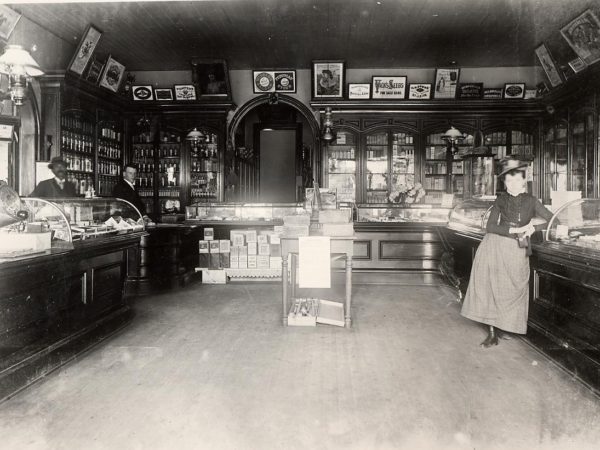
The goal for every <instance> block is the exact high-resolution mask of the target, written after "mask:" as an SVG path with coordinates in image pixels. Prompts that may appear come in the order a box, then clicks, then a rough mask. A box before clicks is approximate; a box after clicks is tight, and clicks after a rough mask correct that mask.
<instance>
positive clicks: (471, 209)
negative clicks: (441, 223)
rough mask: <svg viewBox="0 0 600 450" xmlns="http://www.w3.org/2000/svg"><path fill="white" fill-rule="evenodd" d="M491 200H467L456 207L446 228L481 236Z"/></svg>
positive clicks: (485, 224)
mask: <svg viewBox="0 0 600 450" xmlns="http://www.w3.org/2000/svg"><path fill="white" fill-rule="evenodd" d="M493 204H494V202H493V200H483V199H475V198H472V199H469V200H465V201H463V202H460V203H459V204H458V205H456V206H455V207H454V208H453V209H452V212H451V213H450V217H449V219H448V228H450V229H452V230H457V231H469V232H474V233H479V234H483V233H485V228H486V226H487V220H488V218H489V215H490V210H491V209H492V206H493Z"/></svg>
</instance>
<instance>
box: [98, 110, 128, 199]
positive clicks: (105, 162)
mask: <svg viewBox="0 0 600 450" xmlns="http://www.w3.org/2000/svg"><path fill="white" fill-rule="evenodd" d="M97 130H98V131H97V142H98V152H97V153H98V193H99V194H100V195H102V196H110V195H112V190H113V188H114V187H115V185H116V184H117V183H118V181H119V179H120V178H121V177H122V172H123V142H122V136H123V133H122V131H121V130H120V129H119V124H118V122H116V121H114V120H103V121H101V122H99V123H98V126H97Z"/></svg>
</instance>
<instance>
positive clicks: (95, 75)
mask: <svg viewBox="0 0 600 450" xmlns="http://www.w3.org/2000/svg"><path fill="white" fill-rule="evenodd" d="M103 69H104V63H103V62H102V61H100V60H98V59H96V58H92V60H91V61H90V64H89V67H88V71H87V75H86V76H85V79H86V80H87V81H89V82H90V83H93V84H98V81H99V80H100V76H101V75H102V70H103Z"/></svg>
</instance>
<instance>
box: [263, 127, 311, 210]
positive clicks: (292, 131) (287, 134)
mask: <svg viewBox="0 0 600 450" xmlns="http://www.w3.org/2000/svg"><path fill="white" fill-rule="evenodd" d="M254 138H255V148H257V149H258V152H259V155H260V176H259V179H260V199H261V201H263V202H268V203H289V202H296V201H297V192H298V188H297V179H296V178H297V177H296V172H297V170H296V162H297V160H298V154H299V151H300V150H301V146H302V124H301V123H294V124H290V125H282V124H273V125H269V124H263V123H259V124H256V125H255V130H254Z"/></svg>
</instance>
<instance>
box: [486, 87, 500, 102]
mask: <svg viewBox="0 0 600 450" xmlns="http://www.w3.org/2000/svg"><path fill="white" fill-rule="evenodd" d="M503 92H504V89H502V88H485V89H484V90H483V98H486V99H496V98H497V99H501V98H502V94H503Z"/></svg>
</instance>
